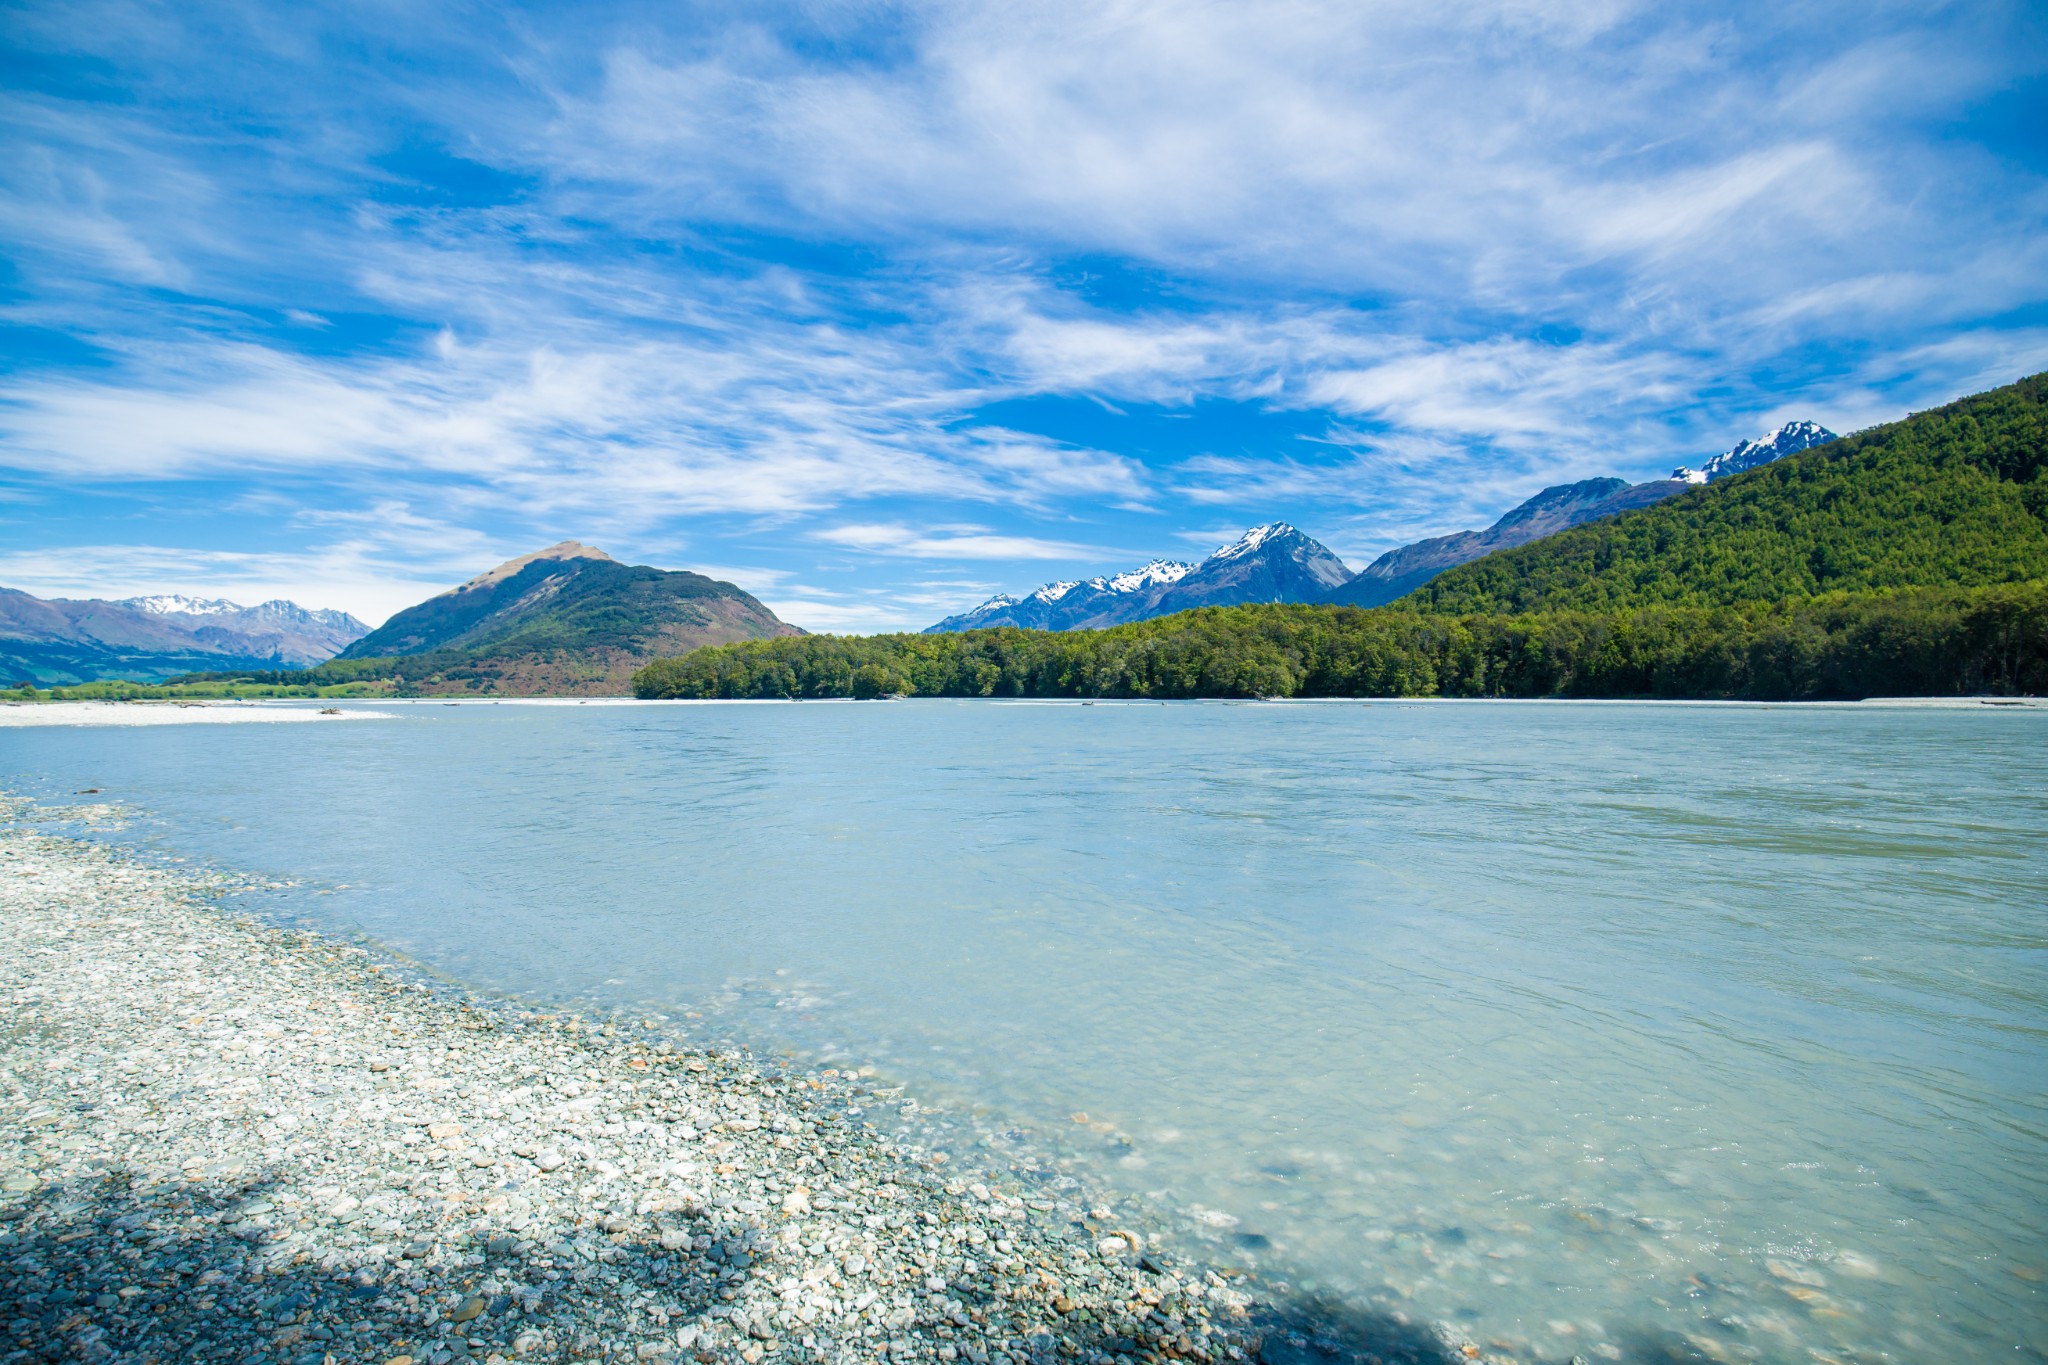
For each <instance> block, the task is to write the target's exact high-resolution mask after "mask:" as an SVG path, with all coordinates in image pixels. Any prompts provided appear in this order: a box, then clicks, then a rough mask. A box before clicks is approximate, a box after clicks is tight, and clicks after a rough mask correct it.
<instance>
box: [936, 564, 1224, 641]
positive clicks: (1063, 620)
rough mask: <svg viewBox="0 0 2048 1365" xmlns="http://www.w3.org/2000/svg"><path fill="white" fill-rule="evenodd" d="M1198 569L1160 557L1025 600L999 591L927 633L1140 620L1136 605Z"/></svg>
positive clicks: (1067, 582) (1068, 582) (1067, 581)
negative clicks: (1138, 566)
mask: <svg viewBox="0 0 2048 1365" xmlns="http://www.w3.org/2000/svg"><path fill="white" fill-rule="evenodd" d="M1194 569H1195V566H1194V565H1192V564H1186V563H1183V562H1181V561H1180V560H1177V559H1155V560H1153V561H1152V562H1151V563H1150V564H1147V565H1146V566H1145V567H1144V568H1142V569H1127V570H1125V571H1124V572H1123V573H1120V574H1111V575H1108V576H1106V577H1102V578H1088V579H1065V580H1061V581H1058V582H1053V583H1048V584H1046V585H1045V586H1044V587H1042V588H1040V589H1038V591H1036V592H1033V593H1030V594H1027V595H1026V596H1024V597H1012V596H1010V595H1009V594H1008V593H1000V592H999V593H997V594H996V595H995V596H994V597H991V598H989V599H988V601H986V602H984V603H982V604H981V605H980V606H978V607H976V608H975V609H974V610H973V611H963V612H961V613H960V614H959V615H957V616H948V617H947V618H946V619H945V620H943V621H941V622H939V623H938V624H937V625H935V626H926V627H925V633H926V634H928V635H929V634H934V633H936V632H939V631H948V630H974V629H977V628H978V627H981V626H1022V627H1024V628H1025V629H1027V630H1074V629H1077V628H1079V627H1082V626H1087V625H1093V624H1097V623H1101V624H1108V623H1110V622H1114V621H1123V620H1135V619H1136V618H1135V617H1130V616H1127V615H1125V613H1126V612H1127V611H1128V610H1129V609H1131V608H1132V607H1133V605H1134V604H1137V603H1141V602H1143V601H1144V600H1145V599H1146V598H1148V597H1149V596H1150V595H1152V594H1155V593H1157V592H1159V591H1163V590H1164V589H1165V588H1167V587H1169V586H1171V585H1172V584H1174V583H1177V582H1179V581H1180V580H1181V579H1183V578H1185V577H1187V576H1188V575H1189V574H1190V573H1193V572H1194Z"/></svg>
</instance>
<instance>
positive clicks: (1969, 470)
mask: <svg viewBox="0 0 2048 1365" xmlns="http://www.w3.org/2000/svg"><path fill="white" fill-rule="evenodd" d="M2043 578H2048V375H2035V376H2034V377H2032V378H2031V379H2024V380H2021V381H2020V382H2019V383H2017V384H2011V385H2008V386H2006V387H2005V388H2002V389H1994V390H1992V391H1991V392H1989V393H1983V394H1978V395H1977V396H1975V397H1973V398H1965V399H1962V400H1961V401H1959V402H1955V403H1951V404H1949V405H1947V406H1946V407H1942V408H1937V409H1934V410H1933V411H1931V412H1923V413H1919V414H1916V415H1914V416H1912V417H1909V418H1907V419H1905V420H1904V421H1901V422H1893V423H1891V424H1889V425H1887V426H1881V427H1873V428H1872V429H1870V430H1869V431H1866V432H1862V433H1859V434H1858V435H1855V436H1847V437H1843V438H1842V439H1841V440H1838V441H1831V442H1829V443H1828V444H1826V445H1823V446H1816V447H1814V448H1813V449H1812V450H1808V451H1804V452H1802V453H1800V454H1797V455H1793V456H1790V457H1788V458H1786V459H1782V460H1779V461H1777V462H1775V463H1773V464H1768V465H1764V466H1763V467H1761V468H1759V469H1752V470H1748V471H1746V472H1744V473H1741V474H1737V475H1734V476H1733V477H1730V478H1727V479H1723V480H1721V481H1719V482H1716V483H1711V484H1707V485H1705V486H1703V487H1700V488H1694V489H1690V490H1688V491H1686V492H1684V493H1681V494H1679V495H1678V496H1677V497H1674V498H1671V499H1668V500H1667V501H1664V502H1661V503H1658V504H1656V505H1654V506H1651V507H1646V508H1643V509H1642V510H1641V511H1637V512H1626V513H1623V514H1622V515H1621V516H1618V517H1610V518H1607V519H1604V520H1601V521H1596V522H1589V523H1587V524H1586V525H1584V526H1579V527H1574V528H1573V529H1571V530H1569V531H1561V532H1559V533H1558V534H1557V535H1554V536H1550V537H1548V538H1546V539H1544V540H1539V541H1536V542H1534V543H1533V544H1529V545H1524V546H1521V547H1520V548H1518V549H1513V550H1504V551H1501V552H1500V553H1498V554H1492V555H1488V556H1487V557H1486V558H1484V559H1480V560H1475V561H1473V562H1472V563H1470V564H1466V565H1463V566H1461V567H1459V568H1455V569H1451V570H1449V571H1447V572H1446V573H1444V574H1442V575H1440V576H1439V577H1437V578H1435V579H1433V580H1432V581H1431V582H1429V583H1427V584H1425V585H1424V586H1423V587H1421V588H1420V589H1418V590H1417V591H1416V592H1415V593H1413V594H1411V595H1410V596H1409V597H1407V598H1405V599H1403V602H1402V604H1401V605H1405V606H1412V607H1414V608H1416V609H1418V610H1422V611H1436V612H1449V613H1453V614H1456V615H1469V614H1471V613H1473V612H1500V613H1503V614H1509V615H1516V614H1521V613H1526V612H1536V611H1560V610H1564V611H1602V610H1607V609H1611V608H1616V607H1638V606H1651V605H1657V604H1668V605H1672V606H1732V605H1739V604H1742V603H1749V602H1783V601H1790V600H1794V599H1800V598H1809V597H1814V596H1817V595H1819V594H1823V593H1830V592H1869V591H1878V590H1884V589H1890V588H1901V587H1910V586H1940V587H1976V586H1980V585H1986V584H1993V583H2019V582H2026V581H2029V580H2034V579H2043Z"/></svg>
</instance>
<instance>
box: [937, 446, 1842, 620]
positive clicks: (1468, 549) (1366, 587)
mask: <svg viewBox="0 0 2048 1365" xmlns="http://www.w3.org/2000/svg"><path fill="white" fill-rule="evenodd" d="M1835 439H1836V436H1835V434H1834V433H1833V432H1831V431H1829V430H1828V429H1827V428H1826V427H1823V426H1821V425H1820V424H1818V423H1816V422H1787V423H1786V424H1785V425H1784V426H1782V427H1779V428H1778V429H1777V430H1776V431H1773V432H1768V433H1766V434H1765V435H1763V436H1760V437H1758V438H1757V439H1755V440H1753V441H1742V442H1740V443H1738V444H1737V445H1736V446H1735V447H1734V448H1733V449H1732V450H1728V451H1725V452H1723V453H1722V454H1719V455H1716V456H1714V457H1713V458H1712V459H1710V460H1708V461H1707V462H1706V463H1705V464H1704V465H1703V466H1702V467H1701V468H1699V469H1697V470H1694V469H1690V468H1687V467H1684V466H1680V467H1679V468H1677V469H1675V470H1673V471H1672V473H1671V477H1670V478H1668V479H1653V480H1651V481H1650V482H1648V483H1638V484H1631V483H1629V482H1628V480H1626V479H1616V478H1601V479H1583V480H1581V481H1579V482H1578V483H1567V484H1559V485H1557V486H1555V487H1552V488H1546V489H1544V490H1543V491H1542V492H1540V493H1538V494H1537V495H1536V496H1535V497H1533V498H1530V499H1529V500H1528V501H1527V502H1524V503H1522V504H1521V505H1520V506H1519V507H1516V508H1515V509H1514V510H1512V511H1510V512H1509V513H1508V514H1507V515H1505V516H1503V517H1502V518H1501V519H1500V520H1499V521H1496V522H1495V523H1494V524H1493V525H1492V526H1490V527H1488V528H1487V529H1486V530H1484V531H1458V532H1455V533H1453V534H1451V535H1447V536H1435V537H1432V538H1430V539H1428V540H1419V541H1416V542H1415V543H1414V544H1412V545H1404V546H1402V547H1401V548H1400V549H1398V550H1389V551H1388V552H1387V553H1385V554H1383V555H1381V556H1380V557H1379V558H1378V559H1375V560H1374V561H1373V562H1372V563H1370V564H1368V565H1366V567H1365V568H1364V569H1362V570H1360V571H1359V572H1358V573H1356V574H1353V573H1352V572H1351V570H1350V569H1349V568H1348V567H1346V566H1345V564H1344V561H1343V560H1341V559H1339V558H1337V556H1336V555H1334V554H1332V553H1331V552H1330V551H1329V549H1328V548H1326V547H1325V546H1324V545H1323V544H1322V543H1321V542H1319V541H1317V540H1315V539H1313V538H1311V537H1309V536H1307V535H1304V534H1303V533H1302V532H1300V531H1297V530H1296V529H1295V528H1294V527H1292V526H1289V525H1288V524H1287V523H1285V522H1275V523H1273V524H1272V525H1269V526H1259V527H1254V528H1253V529H1252V530H1250V531H1247V532H1245V534H1244V536H1243V537H1242V538H1241V539H1239V540H1238V541H1237V543H1236V544H1234V545H1226V546H1224V547H1223V548H1222V549H1220V550H1218V551H1216V553H1215V554H1213V555H1210V556H1209V558H1207V559H1205V560H1203V561H1202V562H1201V563H1200V564H1187V563H1183V562H1181V561H1178V560H1171V559H1155V560H1153V561H1152V562H1151V563H1150V564H1147V565H1146V566H1145V567H1144V568H1142V569H1133V570H1130V571H1128V572H1125V573H1120V574H1112V575H1107V576H1104V577H1101V578H1088V579H1079V580H1061V581H1057V582H1052V583H1047V584H1046V585H1045V586H1044V587H1042V588H1039V589H1038V590H1037V591H1035V592H1032V593H1029V594H1027V595H1025V596H1023V597H1021V598H1020V597H1012V596H1010V595H1009V594H1007V593H998V594H997V595H996V596H994V597H991V598H990V599H989V600H988V601H986V602H984V603H982V604H981V605H980V606H978V607H976V608H974V609H973V610H972V611H965V612H961V613H959V614H958V615H956V616H948V617H947V618H946V619H945V620H943V621H941V622H939V623H938V624H937V625H934V626H927V627H926V628H925V633H926V634H933V633H937V632H943V631H957V630H978V629H981V628H984V627H988V626H1019V627H1023V628H1025V629H1029V630H1090V629H1096V628H1099V627H1102V626H1114V625H1121V624H1123V623H1124V622H1127V621H1145V620H1150V619H1151V618H1153V617H1155V616H1171V615H1172V614H1173V613H1174V612H1177V611H1186V610H1188V609H1189V608H1190V607H1225V606H1238V605H1241V604H1243V603H1247V602H1330V603H1335V604H1338V605H1342V606H1353V607H1377V606H1384V605H1385V604H1386V603H1388V602H1392V601H1394V600H1396V599H1398V598H1401V597H1405V596H1407V595H1408V594H1409V593H1411V592H1413V591H1415V590H1416V589H1417V588H1419V587H1421V586H1422V585H1423V584H1425V583H1427V582H1429V581H1430V580H1431V579H1433V578H1435V577H1436V576H1437V575H1438V574H1440V573H1442V572H1444V571H1445V570H1446V569H1451V568H1455V567H1457V566H1458V565H1460V564H1469V563H1471V562H1472V561H1473V560H1475V559H1480V558H1483V557H1484V556H1486V555H1490V554H1492V553H1494V552H1495V551H1496V550H1507V549H1512V548H1514V547H1515V546H1518V545H1527V544H1529V543H1530V542H1532V541H1536V540H1541V539H1543V538H1544V537H1546V536H1551V535H1555V534H1557V533H1558V532H1559V531H1564V530H1568V529H1570V528H1571V527H1574V526H1580V525H1584V524H1585V523H1586V522H1589V521H1597V520H1599V519H1601V518H1603V517H1611V516H1614V515H1616V514H1617V513H1620V512H1628V511H1633V510H1634V509H1636V508H1639V507H1648V506H1650V505H1651V504H1652V503H1657V502H1661V501H1663V500H1664V499H1665V498H1669V497H1672V496H1674V495H1676V494H1679V493H1682V492H1684V491H1685V490H1686V489H1687V488H1689V487H1692V486H1694V485H1696V484H1702V483H1711V482H1713V481H1715V480H1717V479H1723V478H1726V477H1728V476H1729V475H1731V474H1739V473H1742V472H1743V471H1744V470H1749V469H1755V468H1757V467H1759V466H1761V465H1766V464H1769V463H1771V462H1772V461H1774V460H1780V459H1783V458H1784V457H1785V456H1787V455H1792V454H1796V453H1797V452H1799V451H1802V450H1809V449H1811V448H1812V447H1814V446H1817V445H1821V444H1823V443H1825V442H1828V441H1832V440H1835Z"/></svg>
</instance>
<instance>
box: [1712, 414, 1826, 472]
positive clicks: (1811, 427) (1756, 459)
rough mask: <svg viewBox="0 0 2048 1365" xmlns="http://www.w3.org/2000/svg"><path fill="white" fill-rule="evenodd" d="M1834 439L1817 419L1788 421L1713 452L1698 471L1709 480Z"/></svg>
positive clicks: (1779, 458) (1752, 467) (1809, 448)
mask: <svg viewBox="0 0 2048 1365" xmlns="http://www.w3.org/2000/svg"><path fill="white" fill-rule="evenodd" d="M1834 439H1835V433H1834V432H1832V431H1829V430H1828V429H1827V428H1826V427H1824V426H1822V425H1821V424H1820V423H1818V422H1787V423H1785V425H1784V426H1782V427H1779V428H1778V429H1777V430H1776V431H1767V432H1765V433H1764V434H1763V435H1762V436H1759V437H1757V438H1756V439H1755V440H1754V441H1743V442H1741V443H1739V444H1738V445H1737V446H1736V447H1735V448H1734V449H1733V450H1730V451H1728V452H1726V453H1725V454H1721V455H1716V456H1715V457H1714V458H1713V459H1711V460H1708V461H1707V462H1706V464H1704V465H1702V466H1701V467H1700V470H1699V472H1700V473H1702V474H1705V475H1706V476H1707V479H1709V480H1712V479H1725V478H1727V477H1728V476H1729V475H1730V474H1740V473H1741V472H1742V471H1743V470H1745V469H1755V468H1756V467H1757V466H1758V465H1766V464H1769V463H1771V461H1773V460H1782V459H1784V458H1785V457H1786V456H1787V455H1796V454H1798V453H1799V452H1800V451H1802V450H1811V449H1812V448H1813V447H1815V446H1817V445H1825V444H1827V443H1828V442H1829V441H1832V440H1834Z"/></svg>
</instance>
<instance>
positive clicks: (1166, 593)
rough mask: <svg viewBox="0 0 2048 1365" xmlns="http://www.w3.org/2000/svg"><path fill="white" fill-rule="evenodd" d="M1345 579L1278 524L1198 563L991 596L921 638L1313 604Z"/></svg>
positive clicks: (1320, 548)
mask: <svg viewBox="0 0 2048 1365" xmlns="http://www.w3.org/2000/svg"><path fill="white" fill-rule="evenodd" d="M1350 577H1351V570H1350V569H1348V568H1346V567H1345V565H1344V561H1343V560H1341V559H1339V558H1337V556H1335V555H1333V554H1331V553H1330V551H1329V550H1328V549H1327V548H1326V547H1325V546H1324V545H1323V544H1322V542H1320V541H1318V540H1315V539H1313V538H1311V537H1309V536H1306V535H1303V534H1302V533H1301V532H1300V531H1297V530H1295V529H1294V528H1293V527H1292V526H1289V525H1288V524H1287V523H1286V522H1284V521H1278V522H1274V523H1273V524H1271V525H1270V526H1255V527H1253V528H1252V529H1251V530H1249V531H1246V532H1245V533H1244V535H1242V536H1240V537H1239V538H1238V539H1237V541H1236V542H1234V543H1233V544H1230V545H1225V546H1224V547H1222V548H1221V549H1219V550H1217V551H1216V552H1215V553H1214V554H1212V555H1210V556H1209V557H1208V558H1207V559H1205V560H1203V561H1202V562H1201V563H1199V564H1187V563H1183V562H1181V561H1179V560H1172V559H1155V560H1153V561H1152V562H1151V563H1150V564H1147V565H1146V566H1145V567H1144V568H1142V569H1133V570H1131V571H1130V572H1128V573H1120V574H1113V575H1110V576H1107V577H1103V578H1090V579H1084V580H1078V581H1071V582H1058V583H1048V584H1046V585H1045V586H1044V587H1042V588H1040V589H1038V590H1037V591H1036V592H1033V593H1031V594H1029V595H1027V596H1025V597H1022V598H1017V597H1010V596H1008V595H1006V594H998V595H996V596H994V597H991V598H990V599H989V600H988V601H986V602H984V603H982V604H981V605H980V606H978V607H976V608H975V609H974V610H972V611H966V612H961V613H960V614H959V615H957V616H948V617H947V618H946V619H945V620H943V621H941V622H939V623H938V624H937V625H935V626H930V627H927V628H926V632H925V633H926V634H935V633H938V632H941V631H951V630H979V629H982V628H983V627H987V626H1021V627H1024V628H1026V629H1030V630H1086V629H1093V628H1096V627H1099V626H1114V625H1121V624H1122V623H1124V622H1126V621H1143V620H1146V619H1148V618H1150V617H1154V616H1170V615H1172V614H1173V613H1174V612H1177V611H1186V610H1188V609H1189V608H1191V607H1218V606H1236V605H1238V604H1240V603H1244V602H1313V601H1316V600H1318V599H1320V598H1321V597H1322V595H1323V594H1324V593H1327V592H1329V591H1330V589H1332V588H1334V587H1336V586H1338V585H1339V584H1341V583H1344V582H1346V581H1347V580H1349V579H1350Z"/></svg>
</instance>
